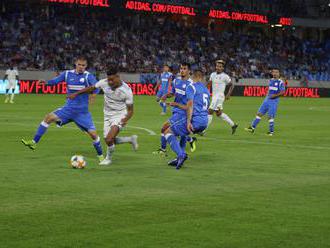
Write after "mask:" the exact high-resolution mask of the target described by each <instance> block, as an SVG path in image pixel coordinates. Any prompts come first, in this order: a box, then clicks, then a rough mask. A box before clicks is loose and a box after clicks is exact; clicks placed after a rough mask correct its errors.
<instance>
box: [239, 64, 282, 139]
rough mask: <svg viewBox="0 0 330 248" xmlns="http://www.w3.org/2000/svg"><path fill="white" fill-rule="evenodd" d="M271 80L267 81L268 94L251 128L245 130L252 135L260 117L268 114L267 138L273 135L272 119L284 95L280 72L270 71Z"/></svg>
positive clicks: (277, 70) (275, 69)
mask: <svg viewBox="0 0 330 248" xmlns="http://www.w3.org/2000/svg"><path fill="white" fill-rule="evenodd" d="M272 76H273V78H272V79H271V80H270V81H269V87H268V94H267V96H266V98H265V100H264V101H263V103H262V105H261V106H260V108H259V110H258V113H257V116H256V118H255V119H254V120H253V121H252V124H251V126H249V127H248V128H245V130H246V131H248V132H251V133H254V131H255V129H256V127H257V125H258V124H259V122H260V120H261V117H262V116H264V115H265V114H266V113H268V121H269V132H268V133H267V134H268V135H269V136H273V134H274V118H275V115H276V112H277V107H278V104H279V97H280V96H283V95H284V94H285V85H284V82H283V81H282V80H281V79H280V71H279V69H277V68H274V69H273V70H272Z"/></svg>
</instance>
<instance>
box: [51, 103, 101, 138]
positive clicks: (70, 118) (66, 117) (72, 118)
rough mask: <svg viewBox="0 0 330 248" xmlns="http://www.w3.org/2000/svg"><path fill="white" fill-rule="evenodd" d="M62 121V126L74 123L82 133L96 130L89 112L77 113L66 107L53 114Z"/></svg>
mask: <svg viewBox="0 0 330 248" xmlns="http://www.w3.org/2000/svg"><path fill="white" fill-rule="evenodd" d="M53 113H54V114H55V115H57V116H58V118H59V119H60V120H61V123H59V125H60V126H63V125H65V124H67V123H70V122H74V123H75V124H76V125H77V126H78V127H79V128H80V129H81V130H82V131H85V132H87V131H90V130H96V128H95V125H94V123H93V119H92V115H91V114H90V113H89V112H80V111H77V110H76V111H75V110H74V109H71V108H68V107H66V106H64V107H62V108H59V109H57V110H56V111H54V112H53Z"/></svg>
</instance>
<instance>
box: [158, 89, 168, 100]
mask: <svg viewBox="0 0 330 248" xmlns="http://www.w3.org/2000/svg"><path fill="white" fill-rule="evenodd" d="M166 94H167V91H166V90H162V89H160V90H158V92H157V95H156V96H157V98H162V97H163V96H165V95H166Z"/></svg>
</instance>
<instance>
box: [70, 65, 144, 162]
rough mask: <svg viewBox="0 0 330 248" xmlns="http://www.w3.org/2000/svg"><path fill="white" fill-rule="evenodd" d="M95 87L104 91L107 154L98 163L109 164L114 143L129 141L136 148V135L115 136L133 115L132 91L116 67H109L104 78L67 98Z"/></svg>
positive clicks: (87, 91) (74, 96)
mask: <svg viewBox="0 0 330 248" xmlns="http://www.w3.org/2000/svg"><path fill="white" fill-rule="evenodd" d="M96 89H102V90H103V92H104V109H103V111H104V140H105V143H106V144H107V145H108V149H107V156H106V158H105V159H104V160H103V161H102V162H101V163H100V165H110V164H111V163H112V155H113V153H114V151H115V145H116V144H124V143H130V144H132V147H133V149H134V150H135V151H136V150H137V149H138V142H137V138H138V137H137V136H136V135H132V136H130V137H117V136H118V134H119V132H120V130H121V129H122V128H123V127H125V126H126V124H127V122H128V120H129V119H131V118H132V116H133V93H132V90H131V88H130V87H129V86H128V85H127V84H126V83H125V82H124V81H122V80H121V79H120V76H119V74H118V71H117V69H116V68H110V69H109V70H108V72H107V78H106V79H102V80H100V81H99V82H97V83H96V84H95V85H93V86H90V87H88V88H85V89H82V90H80V91H78V92H76V93H74V94H72V95H70V96H69V98H70V99H75V98H76V97H79V96H80V95H81V94H83V95H84V94H85V93H90V92H93V91H95V90H96Z"/></svg>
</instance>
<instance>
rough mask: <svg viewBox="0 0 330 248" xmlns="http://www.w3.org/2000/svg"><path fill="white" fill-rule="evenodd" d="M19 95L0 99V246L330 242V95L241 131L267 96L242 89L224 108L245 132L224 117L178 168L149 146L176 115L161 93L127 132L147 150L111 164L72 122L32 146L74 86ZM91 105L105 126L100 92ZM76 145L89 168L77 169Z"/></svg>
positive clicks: (123, 153) (145, 102) (144, 100)
mask: <svg viewBox="0 0 330 248" xmlns="http://www.w3.org/2000/svg"><path fill="white" fill-rule="evenodd" d="M15 100H16V103H15V104H13V105H10V104H6V105H5V104H1V105H0V113H1V116H0V120H1V121H0V137H1V143H0V144H1V145H0V158H1V161H0V167H1V172H0V180H1V183H0V247H24V248H26V247H211V248H212V247H224V248H236V247H237V248H241V247H244V248H247V247H260V248H267V247H279V248H284V247H287V248H293V247H297V248H302V247H306V248H311V247H313V248H314V247H330V162H329V158H330V156H329V154H330V146H329V144H330V128H329V127H330V104H329V103H330V101H329V99H293V98H291V99H289V98H286V99H281V103H280V107H279V112H278V117H277V119H276V122H275V125H276V126H275V128H276V135H275V136H274V137H268V136H266V135H265V133H266V132H267V122H266V121H263V122H262V123H261V124H260V126H259V127H258V130H257V132H256V134H255V135H251V134H249V133H245V132H244V130H243V128H244V127H245V126H248V125H249V123H250V121H251V120H252V118H253V117H254V114H255V112H256V110H257V108H258V107H259V105H260V103H261V102H262V99H261V98H242V97H234V98H232V99H231V100H230V101H229V102H227V103H226V105H225V110H226V113H228V114H229V115H230V116H231V117H232V118H233V119H234V120H237V121H238V122H239V124H240V127H239V129H238V132H237V134H236V135H234V136H232V135H231V134H230V128H229V127H228V126H227V125H226V123H224V122H223V121H222V120H219V119H216V118H214V121H213V123H212V125H211V127H210V129H209V131H208V132H207V136H205V137H199V141H198V150H197V151H196V152H195V153H194V154H191V155H190V158H189V160H187V162H186V164H185V167H184V168H183V169H182V170H180V171H176V170H175V169H173V168H169V167H168V166H167V165H166V163H167V160H165V159H163V158H159V157H157V156H154V155H152V154H151V153H152V151H153V150H155V149H156V148H158V146H159V137H158V132H159V130H160V127H161V125H162V123H163V122H164V121H165V120H166V118H167V117H166V116H165V117H164V116H160V115H159V113H160V107H159V106H158V105H157V104H156V103H155V101H154V98H153V97H136V98H135V110H136V113H135V116H134V118H133V119H132V120H131V121H130V122H129V125H131V126H132V127H129V126H128V128H127V129H126V130H125V131H123V134H133V133H135V134H137V135H139V142H140V148H141V149H140V150H139V151H138V152H136V153H135V152H133V151H132V150H131V147H130V146H126V145H122V146H117V147H116V149H117V150H116V152H115V154H114V161H113V164H112V165H111V166H110V167H108V168H101V167H99V166H98V165H96V157H95V154H94V150H93V147H92V145H91V141H90V140H89V138H88V137H87V136H86V135H84V134H82V133H81V132H80V131H79V129H77V128H75V126H74V124H70V125H68V127H64V128H62V129H57V128H56V127H54V126H52V127H50V128H49V130H48V133H47V134H46V135H45V136H44V137H43V139H42V140H41V142H40V144H39V145H38V148H37V150H36V151H35V152H33V151H30V150H28V149H27V148H25V147H23V145H22V144H21V143H20V139H21V138H23V137H24V138H29V137H32V136H33V134H34V132H35V129H36V128H37V126H38V124H39V123H40V121H41V120H42V118H43V117H44V115H45V114H46V113H47V112H50V111H52V110H54V109H56V108H57V107H59V106H61V105H62V104H63V102H64V96H55V95H52V96H45V95H21V96H18V97H17V98H16V99H15ZM91 110H92V113H93V117H94V120H95V122H96V125H97V128H98V130H99V133H100V134H102V118H103V117H102V97H98V99H97V102H96V104H95V105H94V106H93V107H92V109H91ZM133 126H134V127H144V128H148V129H150V130H153V131H154V132H156V133H157V136H152V135H149V134H148V133H147V132H146V131H144V130H141V129H136V128H133ZM104 148H105V146H104ZM76 153H78V154H83V155H84V156H85V157H86V158H87V162H88V167H87V168H86V169H85V170H73V169H71V168H69V166H68V160H69V159H70V157H71V156H72V155H74V154H76ZM172 157H174V154H171V156H170V157H169V158H168V159H170V158H172Z"/></svg>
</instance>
